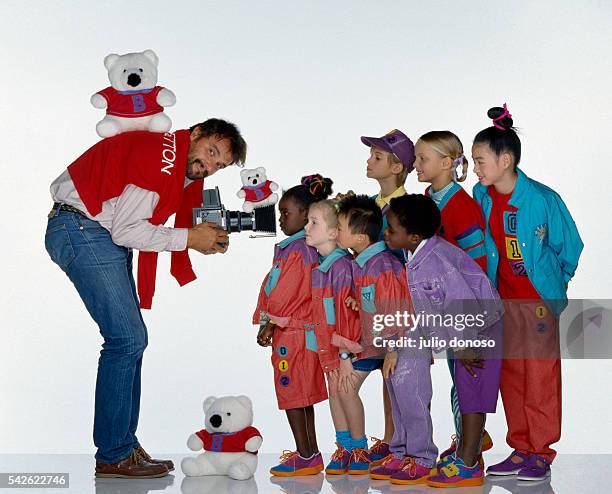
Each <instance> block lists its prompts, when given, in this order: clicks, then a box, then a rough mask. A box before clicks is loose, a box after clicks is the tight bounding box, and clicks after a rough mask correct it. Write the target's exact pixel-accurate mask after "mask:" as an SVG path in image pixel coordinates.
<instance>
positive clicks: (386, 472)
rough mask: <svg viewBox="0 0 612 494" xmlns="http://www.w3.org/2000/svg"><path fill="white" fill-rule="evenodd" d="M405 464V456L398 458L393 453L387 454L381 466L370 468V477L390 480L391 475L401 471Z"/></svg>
mask: <svg viewBox="0 0 612 494" xmlns="http://www.w3.org/2000/svg"><path fill="white" fill-rule="evenodd" d="M405 464H406V459H405V458H397V457H396V456H395V455H394V454H392V453H391V454H389V455H387V457H386V458H385V459H384V461H383V462H382V463H381V464H380V465H379V466H377V467H376V468H373V469H372V470H370V478H371V479H376V480H389V479H390V478H391V475H394V474H396V473H397V472H400V471H401V470H402V468H404V465H405Z"/></svg>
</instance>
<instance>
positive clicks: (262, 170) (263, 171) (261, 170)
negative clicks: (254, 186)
mask: <svg viewBox="0 0 612 494" xmlns="http://www.w3.org/2000/svg"><path fill="white" fill-rule="evenodd" d="M257 173H266V169H265V168H264V167H263V166H258V167H257Z"/></svg>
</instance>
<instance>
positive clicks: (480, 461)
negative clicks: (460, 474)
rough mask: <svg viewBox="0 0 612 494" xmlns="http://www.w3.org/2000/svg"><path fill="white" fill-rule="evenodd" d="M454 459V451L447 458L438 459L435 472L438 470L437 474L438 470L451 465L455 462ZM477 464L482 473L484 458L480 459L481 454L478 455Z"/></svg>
mask: <svg viewBox="0 0 612 494" xmlns="http://www.w3.org/2000/svg"><path fill="white" fill-rule="evenodd" d="M456 457H457V452H456V451H454V452H453V453H451V454H450V455H448V456H445V457H440V459H439V460H438V463H436V470H438V472H440V470H441V469H442V468H444V467H445V466H446V465H448V464H449V463H452V462H453V461H455V458H456ZM478 464H479V465H480V468H481V469H482V470H483V471H484V469H485V462H484V458H483V457H482V454H480V455H479V456H478Z"/></svg>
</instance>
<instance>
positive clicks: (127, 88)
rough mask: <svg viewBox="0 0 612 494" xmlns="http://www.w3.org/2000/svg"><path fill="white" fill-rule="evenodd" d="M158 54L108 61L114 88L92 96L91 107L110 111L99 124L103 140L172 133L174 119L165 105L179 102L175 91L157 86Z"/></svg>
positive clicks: (116, 57)
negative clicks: (135, 132)
mask: <svg viewBox="0 0 612 494" xmlns="http://www.w3.org/2000/svg"><path fill="white" fill-rule="evenodd" d="M158 62H159V60H158V58H157V55H156V54H155V52H154V51H153V50H145V51H143V52H139V53H126V54H125V55H117V54H115V53H111V54H110V55H107V56H106V57H105V58H104V66H105V67H106V70H108V79H109V80H110V83H111V85H110V86H109V87H107V88H106V89H103V90H102V91H98V92H97V93H96V94H94V95H93V96H92V97H91V104H92V105H93V106H94V107H96V108H100V109H104V108H106V116H105V117H104V118H103V119H102V120H100V121H99V122H98V123H97V125H96V132H97V133H98V135H99V136H100V137H111V136H114V135H116V134H120V133H122V132H127V131H130V130H148V131H151V132H168V131H169V130H170V129H171V128H172V120H170V117H168V115H166V114H165V113H164V107H165V106H172V105H174V104H175V103H176V96H175V95H174V93H173V92H172V91H170V90H169V89H166V88H164V87H161V86H157V65H158Z"/></svg>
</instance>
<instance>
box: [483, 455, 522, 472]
mask: <svg viewBox="0 0 612 494" xmlns="http://www.w3.org/2000/svg"><path fill="white" fill-rule="evenodd" d="M512 458H519V459H520V460H521V461H520V462H518V463H516V462H514V461H512ZM528 459H529V455H526V454H525V453H521V452H520V451H517V450H516V449H515V450H514V451H513V452H512V454H511V455H510V456H508V458H506V459H505V460H504V461H502V462H501V463H497V464H496V465H491V466H490V467H489V468H487V474H488V475H516V474H517V473H519V472H520V471H521V469H522V468H523V467H524V466H526V465H527V463H526V462H527V460H528Z"/></svg>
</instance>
